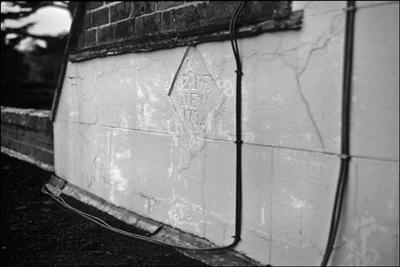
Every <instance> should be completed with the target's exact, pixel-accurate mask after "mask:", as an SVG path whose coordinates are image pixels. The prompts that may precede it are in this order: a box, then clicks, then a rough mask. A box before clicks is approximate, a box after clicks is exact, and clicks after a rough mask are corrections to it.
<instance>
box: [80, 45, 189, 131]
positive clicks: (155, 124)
mask: <svg viewBox="0 0 400 267" xmlns="http://www.w3.org/2000/svg"><path fill="white" fill-rule="evenodd" d="M183 51H184V50H183V48H177V49H171V50H168V51H167V52H165V51H164V53H161V52H154V53H152V54H151V56H149V54H146V55H144V54H126V55H122V56H117V57H111V58H104V59H95V60H93V61H88V62H83V63H80V64H79V67H78V73H85V76H83V81H82V82H81V86H80V87H79V89H80V90H82V91H84V90H86V89H88V88H89V90H93V92H92V93H91V92H90V91H88V95H91V97H92V99H91V101H92V102H93V103H94V105H95V110H96V112H95V114H96V122H97V123H99V124H102V125H110V126H117V127H123V128H130V129H140V130H145V131H152V132H168V131H169V128H171V127H173V126H171V125H173V121H172V120H171V119H170V117H172V116H171V114H172V112H173V110H172V108H171V105H170V103H169V100H168V96H167V92H168V89H169V86H170V85H171V83H172V79H173V77H174V74H175V72H176V70H177V68H178V64H179V63H180V60H181V59H182V55H183ZM116 58H118V60H116ZM90 88H92V89H90ZM82 106H84V105H83V104H82ZM82 112H84V111H83V110H82Z"/></svg>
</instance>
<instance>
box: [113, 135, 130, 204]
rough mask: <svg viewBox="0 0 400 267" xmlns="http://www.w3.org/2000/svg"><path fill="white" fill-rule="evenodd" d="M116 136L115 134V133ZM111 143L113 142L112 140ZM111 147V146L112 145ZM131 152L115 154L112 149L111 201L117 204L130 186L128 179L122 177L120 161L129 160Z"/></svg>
mask: <svg viewBox="0 0 400 267" xmlns="http://www.w3.org/2000/svg"><path fill="white" fill-rule="evenodd" d="M113 136H115V132H114V133H113ZM110 142H111V140H110ZM110 145H111V144H110ZM130 156H131V154H130V150H129V149H128V150H126V151H124V152H121V153H119V152H115V151H114V147H113V146H112V147H111V153H110V157H111V161H110V201H111V202H112V203H114V204H117V195H119V194H120V193H121V192H124V191H125V190H126V188H127V186H128V179H127V178H125V177H124V176H123V175H122V172H121V169H120V168H119V166H118V163H117V162H118V160H119V159H121V158H129V157H130Z"/></svg>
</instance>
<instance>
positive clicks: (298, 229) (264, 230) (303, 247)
mask: <svg viewBox="0 0 400 267" xmlns="http://www.w3.org/2000/svg"><path fill="white" fill-rule="evenodd" d="M358 5H360V6H361V7H360V9H359V10H357V13H356V36H355V59H354V77H353V81H354V92H353V103H352V104H353V108H352V136H351V137H352V140H351V144H352V149H351V151H352V153H353V154H354V155H355V157H354V158H353V160H352V165H351V171H350V178H349V179H350V182H349V191H348V195H347V198H346V205H345V212H344V213H345V215H344V216H343V226H342V229H341V231H340V233H339V234H338V243H337V246H338V249H337V250H335V252H334V253H333V257H332V258H333V263H335V264H354V265H382V264H392V265H395V264H396V263H397V264H398V252H396V251H398V247H396V244H397V241H398V227H397V225H398V221H399V220H398V216H399V215H398V198H399V193H398V160H399V158H398V157H399V154H398V134H399V133H398V119H399V118H398V113H399V112H398V104H399V103H398V99H399V89H398V63H399V62H398V6H399V4H398V2H379V3H375V2H367V3H364V2H362V3H361V2H360V3H358ZM293 7H294V8H295V9H303V10H304V21H303V27H302V29H301V30H300V31H289V32H276V33H265V34H262V35H260V36H257V37H252V38H245V39H241V40H239V50H240V54H241V58H242V62H243V71H244V77H243V138H244V142H245V143H244V145H243V186H244V188H243V190H244V192H243V193H244V202H243V205H244V207H243V212H244V214H243V215H244V218H243V238H242V242H241V243H240V244H239V246H238V247H237V249H238V250H239V251H241V252H244V253H245V254H247V255H248V256H250V257H252V258H254V259H256V260H258V261H260V262H262V263H264V264H272V265H285V264H286V265H316V264H319V263H320V261H321V258H322V255H323V252H324V248H325V243H326V238H327V234H328V229H329V222H330V215H331V210H332V206H333V199H334V193H335V187H336V182H337V178H338V171H339V157H338V155H337V154H338V153H339V152H340V112H341V96H342V95H341V92H342V71H343V68H342V65H343V42H344V30H345V29H344V21H345V11H344V8H345V2H341V1H337V2H327V3H325V2H296V1H295V2H294V3H293ZM396 12H397V13H396ZM378 22H379V23H378ZM396 27H397V30H396V29H394V28H396ZM182 60H183V61H182ZM181 62H182V64H181ZM234 69H235V63H234V58H233V54H232V51H231V46H230V43H229V42H215V43H208V44H207V43H206V44H201V45H198V46H196V47H191V48H189V49H187V48H185V47H183V48H175V49H169V50H161V51H156V52H151V53H134V54H125V55H120V56H112V57H106V58H99V59H93V60H89V61H85V62H81V63H70V64H69V65H68V69H67V74H66V79H65V82H64V87H63V92H62V95H61V101H60V105H59V110H58V116H57V121H56V123H55V128H54V130H55V132H54V135H55V169H56V173H57V175H59V176H60V177H62V178H64V179H66V180H68V181H70V182H71V183H73V184H75V185H77V186H79V187H81V188H83V189H85V190H87V191H89V192H91V193H93V194H96V195H98V196H100V197H102V198H103V199H105V200H107V201H109V202H111V203H113V204H115V205H118V206H123V207H125V208H127V209H130V210H133V211H135V212H137V213H139V214H142V215H144V216H148V217H151V218H153V219H156V220H159V221H162V222H164V223H167V224H170V225H172V226H174V227H178V228H180V229H182V230H184V231H187V232H190V233H194V234H196V235H199V236H202V237H206V238H208V239H210V240H211V241H213V242H215V243H217V244H219V245H223V244H228V243H230V242H231V241H232V238H231V236H232V235H233V233H234V207H235V201H234V200H235V193H234V192H235V144H234V143H233V141H234V139H235V87H234V86H235V73H234ZM174 80H175V82H174V84H173V85H172V83H173V81H174ZM171 85H172V87H171ZM169 92H170V95H168V93H169Z"/></svg>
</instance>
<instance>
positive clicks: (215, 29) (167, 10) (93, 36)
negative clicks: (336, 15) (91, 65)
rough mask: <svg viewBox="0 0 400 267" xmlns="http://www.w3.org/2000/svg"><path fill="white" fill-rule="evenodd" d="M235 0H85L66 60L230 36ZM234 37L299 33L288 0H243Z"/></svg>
mask: <svg viewBox="0 0 400 267" xmlns="http://www.w3.org/2000/svg"><path fill="white" fill-rule="evenodd" d="M238 5H239V2H238V1H146V2H145V1H133V2H88V3H87V5H86V7H85V9H86V11H85V13H84V17H83V18H82V26H81V29H80V32H79V38H78V41H77V46H76V47H75V51H72V53H71V57H70V59H71V61H79V60H85V59H89V58H93V57H98V56H107V55H110V54H119V53H123V52H138V51H152V50H156V49H165V48H173V47H177V46H186V45H193V44H197V43H201V42H209V41H221V40H226V39H228V38H229V22H230V20H231V18H232V16H233V14H234V12H235V10H236V8H237V7H238ZM238 24H239V25H241V26H247V27H242V29H241V30H240V31H239V37H245V36H249V35H256V34H259V33H261V32H265V31H275V30H284V29H299V28H300V25H301V14H298V13H295V14H291V5H290V1H248V2H247V4H246V6H245V8H244V10H243V11H242V15H241V16H240V17H239V21H238Z"/></svg>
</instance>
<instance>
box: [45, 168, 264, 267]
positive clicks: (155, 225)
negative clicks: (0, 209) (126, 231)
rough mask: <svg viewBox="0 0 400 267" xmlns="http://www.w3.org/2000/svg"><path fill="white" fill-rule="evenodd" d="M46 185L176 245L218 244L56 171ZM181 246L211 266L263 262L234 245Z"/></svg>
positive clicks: (186, 252) (55, 192)
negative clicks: (118, 202)
mask: <svg viewBox="0 0 400 267" xmlns="http://www.w3.org/2000/svg"><path fill="white" fill-rule="evenodd" d="M45 187H46V188H47V189H48V190H49V191H51V192H52V193H53V194H55V195H58V196H59V195H62V194H64V195H66V196H69V197H72V198H74V199H76V200H78V201H80V202H81V203H83V204H86V205H88V206H91V207H94V208H96V209H98V210H99V211H101V212H104V213H107V214H108V215H110V216H112V217H114V218H116V219H118V220H121V221H123V222H125V223H126V224H128V225H132V226H133V227H135V228H138V229H140V230H144V231H146V232H148V233H150V235H152V238H154V239H156V240H159V241H163V242H168V243H171V244H176V245H189V246H193V247H199V248H202V247H211V246H215V244H213V243H212V242H210V241H208V240H206V239H204V238H201V237H198V236H195V235H193V234H189V233H186V232H183V231H181V230H179V229H176V228H174V227H172V226H169V225H165V224H163V223H161V222H157V221H155V220H152V219H149V218H147V217H144V216H142V215H139V214H137V213H135V212H132V211H129V210H126V209H124V208H121V207H117V206H115V205H113V204H111V203H109V202H107V201H105V200H103V199H101V198H99V197H97V196H95V195H93V194H91V193H89V192H87V191H85V190H83V189H81V188H79V187H77V186H75V185H73V184H71V183H69V182H67V181H65V180H63V179H61V178H59V177H57V176H55V175H52V176H51V178H50V180H49V181H48V183H47V184H46V185H45ZM177 250H178V251H179V252H180V253H182V254H184V255H186V256H188V257H190V258H194V259H196V260H199V261H201V262H204V263H205V264H208V265H211V266H261V265H262V264H260V263H259V262H256V261H254V260H253V259H250V258H248V257H247V256H245V255H243V254H241V253H239V252H237V251H234V250H233V249H227V250H224V251H189V250H180V249H177Z"/></svg>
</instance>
